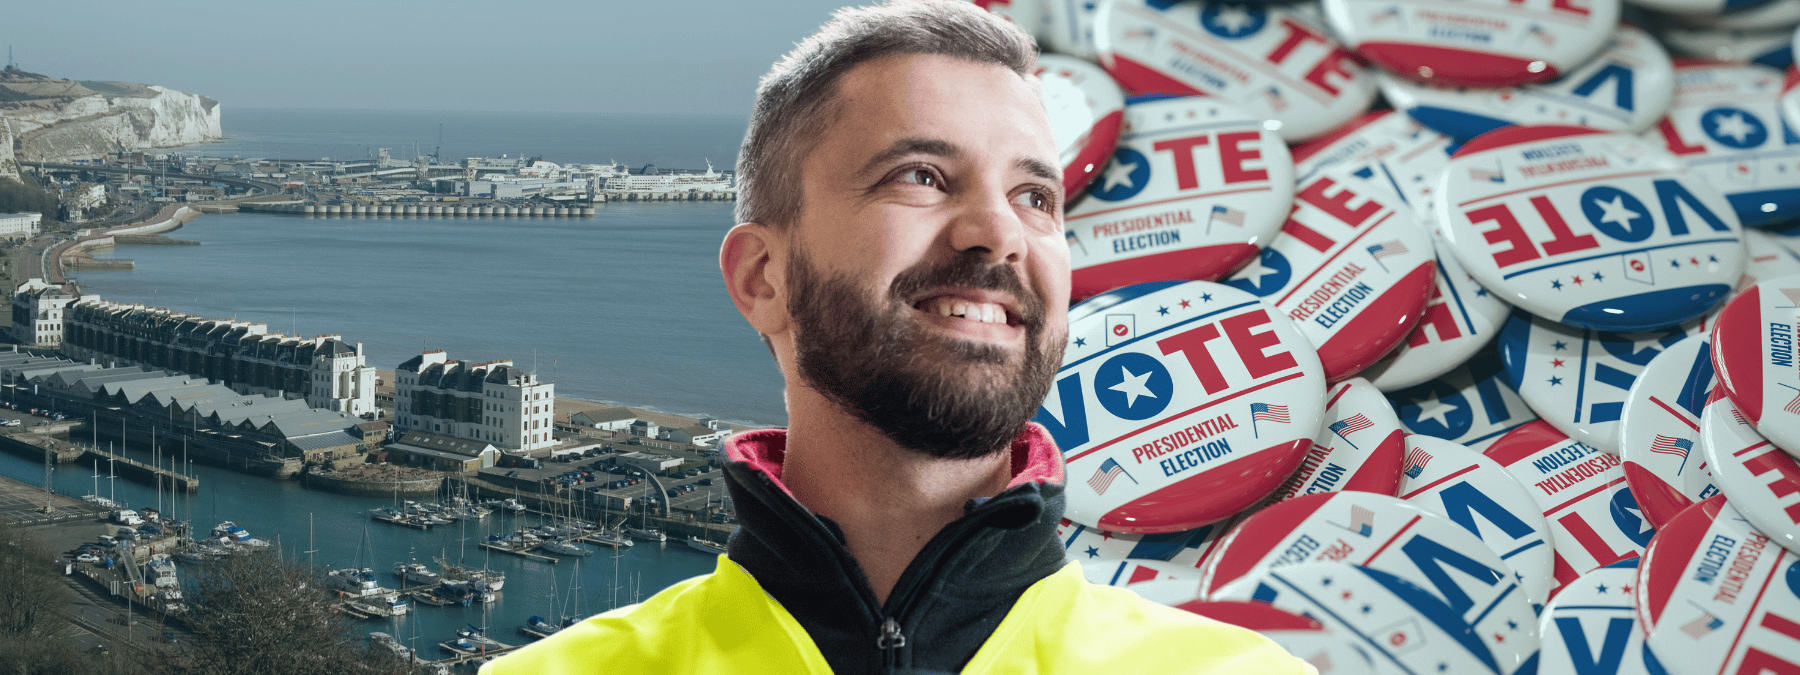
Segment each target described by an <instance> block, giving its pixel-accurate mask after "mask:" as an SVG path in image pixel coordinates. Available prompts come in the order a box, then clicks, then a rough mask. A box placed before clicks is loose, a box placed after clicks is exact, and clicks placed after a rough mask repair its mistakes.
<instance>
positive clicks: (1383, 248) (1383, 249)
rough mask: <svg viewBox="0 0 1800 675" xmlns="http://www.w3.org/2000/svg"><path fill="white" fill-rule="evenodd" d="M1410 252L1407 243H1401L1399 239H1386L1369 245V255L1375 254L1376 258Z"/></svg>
mask: <svg viewBox="0 0 1800 675" xmlns="http://www.w3.org/2000/svg"><path fill="white" fill-rule="evenodd" d="M1409 252H1410V251H1407V250H1406V244H1402V243H1400V240H1399V239H1395V240H1393V241H1384V242H1381V243H1379V244H1376V245H1374V246H1370V247H1369V255H1372V256H1375V259H1376V260H1380V259H1382V258H1386V257H1388V256H1394V255H1401V254H1405V253H1409Z"/></svg>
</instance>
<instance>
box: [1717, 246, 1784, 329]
mask: <svg viewBox="0 0 1800 675" xmlns="http://www.w3.org/2000/svg"><path fill="white" fill-rule="evenodd" d="M1744 250H1745V251H1746V252H1748V253H1749V254H1750V257H1749V258H1747V259H1746V260H1745V261H1744V274H1743V276H1740V277H1738V283H1737V288H1736V289H1734V290H1735V291H1739V292H1741V291H1743V290H1744V289H1746V288H1749V287H1751V286H1755V285H1756V284H1757V283H1759V282H1761V281H1762V280H1764V279H1779V278H1781V277H1791V276H1794V275H1796V274H1800V253H1795V252H1794V249H1793V248H1792V247H1790V246H1789V244H1788V242H1787V241H1785V237H1782V236H1779V235H1776V234H1772V233H1770V232H1768V231H1767V230H1744ZM1720 309H1721V310H1723V306H1721V307H1720Z"/></svg>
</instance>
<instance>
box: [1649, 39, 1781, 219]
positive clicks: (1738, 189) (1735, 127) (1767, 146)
mask: <svg viewBox="0 0 1800 675" xmlns="http://www.w3.org/2000/svg"><path fill="white" fill-rule="evenodd" d="M1781 79H1782V78H1781V72H1780V71H1777V70H1775V69H1772V68H1769V67H1767V66H1761V65H1757V64H1734V63H1705V64H1701V63H1689V64H1684V65H1682V66H1681V67H1679V68H1676V69H1675V81H1676V88H1675V104H1674V105H1673V106H1671V107H1670V108H1669V116H1668V117H1667V118H1665V119H1663V121H1662V122H1661V124H1660V125H1658V127H1657V130H1658V131H1659V132H1660V134H1658V135H1657V138H1658V139H1659V140H1661V141H1662V142H1663V143H1664V144H1665V145H1667V146H1668V149H1669V151H1670V152H1673V153H1675V154H1676V155H1677V156H1679V157H1680V158H1681V160H1682V161H1684V162H1686V163H1687V165H1688V167H1689V168H1690V169H1692V170H1693V172H1694V173H1697V174H1700V175H1702V176H1705V177H1706V178H1707V180H1709V181H1712V183H1713V185H1715V186H1717V187H1718V188H1719V190H1720V191H1722V192H1724V193H1725V198H1726V199H1727V200H1728V201H1730V202H1731V206H1732V208H1733V209H1734V210H1736V211H1737V214H1738V220H1739V221H1740V222H1742V223H1743V224H1745V225H1749V226H1755V227H1763V226H1772V225H1778V224H1781V223H1785V222H1787V221H1791V220H1794V219H1795V218H1796V217H1800V136H1796V135H1794V132H1793V131H1791V130H1789V129H1788V127H1787V125H1786V123H1785V122H1784V121H1783V119H1782V116H1781V110H1780V103H1779V102H1778V99H1779V98H1780V96H1781Z"/></svg>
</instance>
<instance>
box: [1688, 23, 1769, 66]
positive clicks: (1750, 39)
mask: <svg viewBox="0 0 1800 675" xmlns="http://www.w3.org/2000/svg"><path fill="white" fill-rule="evenodd" d="M1656 37H1657V38H1659V39H1661V40H1662V43H1663V46H1664V47H1667V48H1669V51H1671V52H1674V53H1675V54H1678V55H1685V56H1691V57H1694V58H1699V59H1705V60H1708V61H1729V62H1732V63H1760V64H1762V65H1765V66H1768V67H1770V68H1774V69H1777V70H1782V69H1786V68H1787V67H1788V66H1790V65H1793V63H1794V52H1793V50H1792V46H1791V45H1790V44H1789V42H1791V41H1792V40H1793V37H1794V31H1792V30H1790V29H1787V28H1781V27H1776V28H1772V29H1755V28H1750V29H1744V30H1737V29H1728V28H1713V27H1710V26H1692V25H1688V24H1684V23H1682V22H1680V21H1665V22H1663V23H1662V25H1660V26H1658V27H1657V28H1656ZM1678 65H1679V64H1678Z"/></svg>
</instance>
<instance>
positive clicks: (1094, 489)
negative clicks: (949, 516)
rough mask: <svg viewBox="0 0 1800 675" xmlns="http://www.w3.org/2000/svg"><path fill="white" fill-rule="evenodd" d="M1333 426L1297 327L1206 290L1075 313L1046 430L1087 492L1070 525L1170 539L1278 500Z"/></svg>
mask: <svg viewBox="0 0 1800 675" xmlns="http://www.w3.org/2000/svg"><path fill="white" fill-rule="evenodd" d="M1324 416H1325V387H1324V373H1323V370H1322V369H1321V368H1320V366H1319V360H1318V357H1317V356H1315V355H1314V353H1313V350H1312V347H1311V345H1310V344H1309V343H1307V342H1306V339H1305V338H1303V337H1301V336H1300V333H1299V332H1298V331H1296V330H1295V329H1294V326H1293V324H1292V323H1290V322H1288V321H1286V320H1284V319H1283V318H1282V316H1281V315H1280V314H1277V313H1276V312H1275V310H1274V309H1273V308H1272V307H1269V306H1268V305H1267V304H1265V303H1263V302H1262V301H1260V300H1258V299H1257V298H1256V297H1255V296H1253V295H1250V294H1248V293H1245V292H1243V291H1239V290H1237V289H1234V288H1231V287H1229V286H1224V285H1221V284H1214V283H1209V282H1204V281H1195V282H1188V283H1174V282H1163V283H1154V284H1142V285H1138V286H1132V287H1127V288H1122V289H1119V290H1117V291H1114V292H1112V293H1108V294H1105V295H1101V296H1098V297H1095V298H1092V299H1089V300H1087V301H1085V302H1083V303H1081V304H1078V305H1076V306H1075V307H1073V308H1071V309H1070V310H1069V345H1068V346H1067V347H1066V348H1065V351H1064V353H1063V366H1062V369H1061V370H1060V371H1058V374H1057V380H1056V386H1055V387H1054V388H1052V389H1051V391H1050V395H1049V397H1048V398H1047V399H1045V401H1044V405H1043V407H1041V408H1039V409H1038V414H1037V416H1036V417H1035V418H1034V420H1035V421H1036V422H1038V423H1039V424H1042V425H1043V426H1044V428H1045V429H1047V430H1048V431H1049V432H1050V435H1051V436H1052V437H1053V438H1054V439H1055V440H1056V447H1058V448H1061V449H1062V451H1063V458H1064V461H1065V462H1066V463H1067V465H1068V469H1067V471H1068V472H1069V475H1070V476H1072V477H1073V478H1075V479H1077V480H1078V481H1079V482H1078V483H1074V482H1072V483H1073V484H1072V485H1071V486H1070V488H1069V490H1068V492H1067V493H1066V494H1067V495H1068V500H1069V507H1068V514H1067V517H1068V518H1069V520H1073V521H1075V522H1077V523H1081V524H1083V525H1090V526H1094V527H1099V528H1102V529H1106V530H1111V531H1114V532H1133V533H1159V532H1179V531H1183V530H1192V529H1195V528H1198V527H1200V526H1202V525H1205V524H1207V523H1212V522H1216V521H1219V520H1223V519H1224V518H1225V517H1226V516H1229V515H1231V514H1233V513H1236V512H1238V511H1241V510H1243V509H1245V508H1246V507H1249V506H1250V505H1252V504H1254V503H1256V502H1257V501H1258V500H1260V499H1262V498H1264V497H1266V496H1267V495H1268V494H1269V493H1270V492H1272V491H1274V489H1275V488H1276V486H1278V485H1280V484H1281V481H1282V480H1284V479H1286V478H1287V476H1288V475H1289V474H1291V473H1293V471H1294V468H1295V467H1296V466H1298V465H1299V463H1300V459H1301V458H1302V457H1303V456H1304V455H1305V454H1306V449H1307V448H1308V447H1311V445H1312V440H1313V439H1314V438H1316V437H1317V436H1318V434H1319V429H1320V426H1321V421H1322V420H1323V418H1324Z"/></svg>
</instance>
